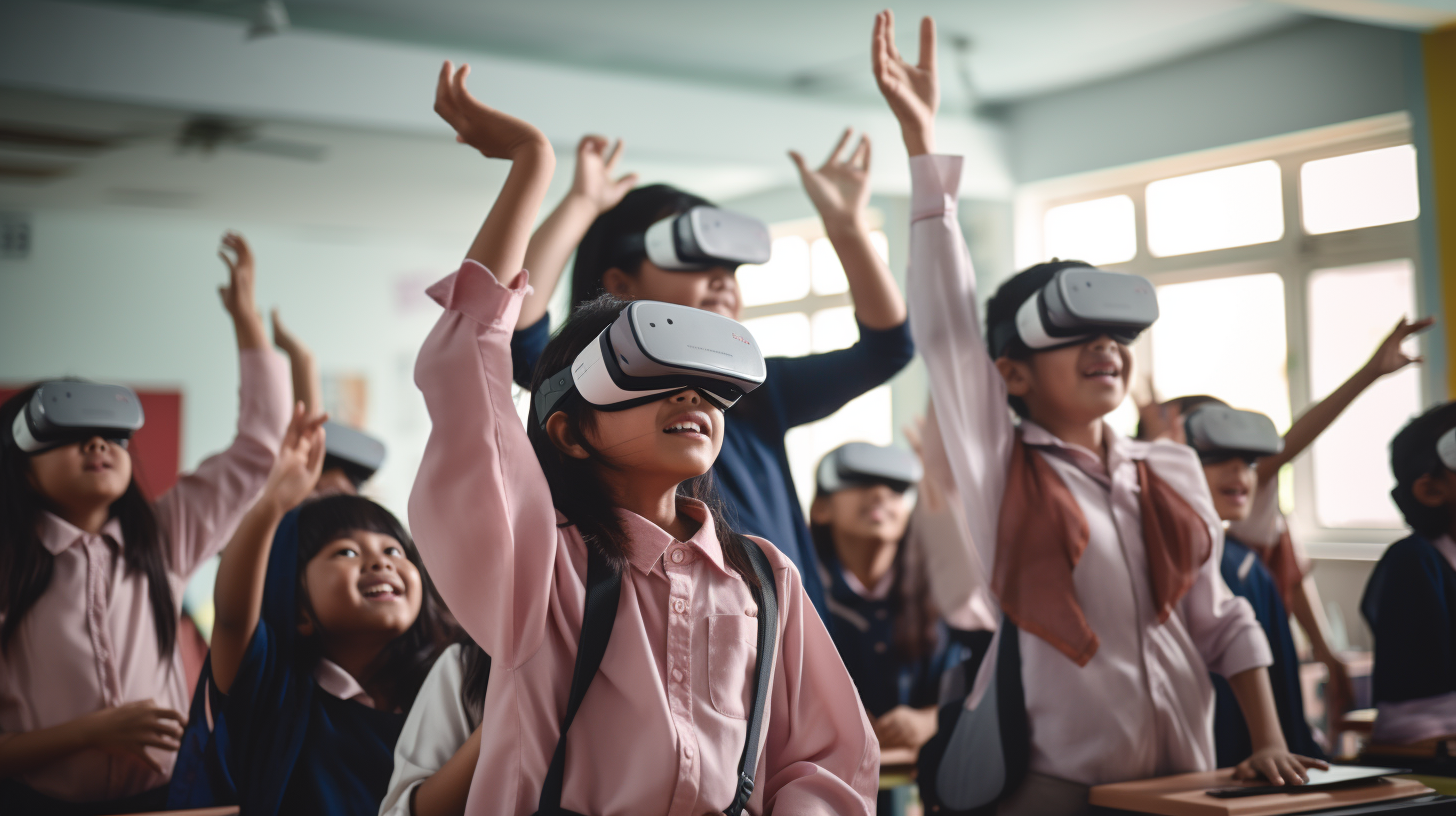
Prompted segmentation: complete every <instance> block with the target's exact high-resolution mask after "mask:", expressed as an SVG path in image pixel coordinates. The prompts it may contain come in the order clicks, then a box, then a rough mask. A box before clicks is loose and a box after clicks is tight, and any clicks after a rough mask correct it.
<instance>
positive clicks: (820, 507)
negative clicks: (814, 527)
mask: <svg viewBox="0 0 1456 816" xmlns="http://www.w3.org/2000/svg"><path fill="white" fill-rule="evenodd" d="M831 520H832V514H831V513H830V512H829V499H828V498H826V497H824V496H816V497H814V503H813V504H811V505H809V522H810V523H811V524H828V523H829V522H830V521H831Z"/></svg>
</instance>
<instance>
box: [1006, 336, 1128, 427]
mask: <svg viewBox="0 0 1456 816" xmlns="http://www.w3.org/2000/svg"><path fill="white" fill-rule="evenodd" d="M1132 361H1133V358H1132V350H1131V349H1129V348H1128V347H1127V346H1125V345H1123V344H1121V343H1119V342H1117V341H1116V340H1113V339H1112V338H1111V337H1108V336H1107V335H1102V336H1100V337H1095V338H1093V339H1091V340H1088V341H1087V342H1085V343H1079V344H1077V345H1073V346H1065V347H1063V348H1059V349H1052V350H1050V351H1039V352H1036V353H1034V354H1032V355H1031V357H1030V359H1027V360H1012V359H1010V358H1007V357H1002V358H1001V359H999V360H997V361H996V367H997V368H998V369H999V370H1000V371H1001V376H1002V377H1003V378H1005V380H1006V390H1007V392H1008V393H1010V394H1011V395H1012V396H1015V397H1021V398H1022V399H1023V400H1025V402H1026V405H1027V408H1028V409H1029V410H1030V413H1031V418H1032V419H1033V420H1036V421H1037V422H1039V423H1040V424H1042V425H1049V426H1056V425H1062V424H1068V423H1088V422H1095V421H1097V420H1099V419H1101V418H1102V417H1104V416H1106V415H1108V414H1109V413H1111V412H1112V411H1113V410H1115V409H1116V408H1117V406H1119V405H1121V404H1122V401H1123V399H1124V398H1125V397H1126V396H1127V390H1128V383H1129V382H1131V380H1132Z"/></svg>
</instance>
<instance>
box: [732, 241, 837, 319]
mask: <svg viewBox="0 0 1456 816" xmlns="http://www.w3.org/2000/svg"><path fill="white" fill-rule="evenodd" d="M840 274H841V275H842V274H844V273H842V272H841V273H840ZM738 289H739V291H741V292H742V293H743V305H744V306H763V305H765V304H769V303H787V302H788V301H791V300H798V299H800V298H802V297H804V296H805V295H807V294H809V242H808V241H805V240H804V239H803V238H800V237H799V236H797V235H786V236H784V237H783V238H776V239H774V242H773V254H772V255H771V256H770V257H769V259H768V263H766V264H762V265H759V264H744V265H743V266H740V267H738Z"/></svg>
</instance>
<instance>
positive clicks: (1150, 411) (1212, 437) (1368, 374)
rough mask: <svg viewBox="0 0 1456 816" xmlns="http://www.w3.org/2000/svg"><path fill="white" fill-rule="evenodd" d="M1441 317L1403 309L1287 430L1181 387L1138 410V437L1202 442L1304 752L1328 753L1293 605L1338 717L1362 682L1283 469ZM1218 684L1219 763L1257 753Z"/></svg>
mask: <svg viewBox="0 0 1456 816" xmlns="http://www.w3.org/2000/svg"><path fill="white" fill-rule="evenodd" d="M1433 322H1434V321H1433V320H1432V319H1431V318H1426V319H1424V320H1418V321H1416V322H1414V323H1410V322H1407V321H1406V320H1404V319H1402V320H1401V321H1400V322H1399V323H1398V324H1396V326H1395V328H1394V329H1393V330H1392V331H1391V333H1390V334H1389V335H1388V336H1387V337H1386V338H1385V339H1384V340H1383V341H1382V342H1381V344H1380V347H1379V348H1377V349H1376V351H1375V353H1374V354H1373V355H1372V356H1371V358H1370V360H1369V361H1368V362H1366V364H1365V365H1364V366H1362V367H1361V368H1360V370H1358V371H1356V372H1355V374H1354V375H1352V376H1351V377H1350V378H1349V379H1348V380H1346V381H1345V382H1344V383H1343V384H1342V385H1341V386H1340V387H1339V388H1336V389H1335V390H1334V391H1332V392H1331V393H1330V394H1329V396H1327V397H1325V398H1324V399H1322V400H1320V401H1319V402H1317V403H1315V404H1314V405H1313V406H1311V407H1310V408H1309V410H1307V411H1305V412H1304V414H1303V415H1301V416H1300V417H1299V419H1297V420H1295V422H1294V424H1292V425H1291V426H1290V428H1289V431H1288V433H1286V434H1284V436H1283V438H1282V439H1281V438H1280V437H1279V435H1278V432H1277V431H1276V430H1275V429H1274V423H1273V422H1272V421H1270V420H1269V418H1268V417H1265V416H1264V415H1263V414H1257V413H1254V412H1252V411H1239V410H1235V409H1233V408H1230V407H1229V406H1228V405H1227V404H1225V403H1224V402H1222V401H1221V400H1219V399H1217V398H1215V397H1209V396H1189V397H1178V398H1176V399H1172V400H1168V401H1166V402H1164V403H1162V404H1161V405H1154V404H1149V405H1146V406H1143V407H1142V409H1141V411H1140V413H1141V415H1142V421H1141V422H1140V423H1139V425H1138V438H1139V439H1148V440H1151V439H1170V440H1172V441H1174V442H1178V443H1183V444H1187V445H1190V446H1192V447H1193V449H1194V450H1195V451H1197V452H1198V458H1199V461H1200V463H1201V464H1202V466H1203V473H1204V476H1205V477H1206V478H1207V480H1208V487H1209V491H1210V492H1211V494H1212V496H1213V505H1214V509H1215V510H1217V511H1218V516H1219V518H1220V519H1222V520H1223V521H1225V522H1227V524H1228V526H1227V529H1226V531H1225V534H1224V550H1223V561H1222V563H1221V565H1220V570H1221V572H1222V574H1223V578H1224V582H1225V583H1227V584H1228V586H1229V588H1230V589H1231V590H1233V592H1234V594H1235V595H1238V596H1240V597H1243V598H1246V599H1248V601H1249V603H1250V604H1251V605H1252V606H1253V608H1254V613H1255V615H1256V616H1257V617H1258V619H1259V624H1260V625H1261V626H1262V627H1263V628H1264V633H1265V635H1267V636H1268V638H1269V645H1270V646H1271V648H1272V649H1273V657H1274V662H1273V664H1272V665H1271V666H1270V667H1269V679H1270V682H1271V685H1272V687H1273V690H1274V698H1275V703H1276V704H1277V708H1278V711H1279V720H1280V723H1281V724H1282V729H1283V731H1284V738H1285V740H1286V741H1287V742H1288V743H1289V746H1290V747H1291V749H1293V750H1295V751H1297V752H1299V753H1303V754H1308V755H1310V756H1323V751H1322V750H1321V748H1320V747H1319V745H1318V743H1316V742H1315V739H1314V735H1313V733H1312V732H1311V730H1310V727H1309V723H1308V722H1307V721H1306V720H1305V718H1304V693H1303V690H1302V688H1301V685H1300V679H1299V654H1298V652H1297V651H1296V650H1295V647H1294V639H1293V635H1292V634H1291V632H1290V627H1289V616H1290V612H1292V613H1293V615H1294V618H1295V619H1296V620H1298V621H1299V625H1300V627H1301V628H1302V629H1303V630H1304V632H1305V633H1306V635H1307V636H1308V637H1309V641H1310V644H1311V646H1312V647H1313V650H1314V655H1315V659H1316V660H1319V661H1320V662H1321V663H1323V664H1325V666H1326V668H1327V669H1328V670H1329V681H1328V685H1327V686H1326V692H1325V694H1326V699H1325V704H1326V710H1327V712H1328V716H1329V720H1330V722H1331V723H1333V722H1334V721H1335V720H1337V719H1338V718H1339V717H1340V716H1342V715H1343V714H1344V712H1345V711H1346V710H1348V709H1349V708H1350V706H1351V705H1352V704H1353V700H1354V690H1353V686H1352V685H1351V682H1350V674H1349V669H1348V668H1347V667H1346V666H1345V662H1344V661H1343V660H1341V659H1340V657H1339V655H1337V654H1336V653H1335V652H1334V650H1333V649H1332V648H1331V647H1330V645H1329V641H1328V632H1329V624H1328V621H1327V620H1326V619H1325V614H1324V607H1323V605H1322V604H1321V603H1320V598H1319V590H1318V589H1317V588H1316V586H1315V583H1314V579H1312V578H1310V577H1309V574H1308V573H1309V568H1310V563H1309V560H1308V559H1307V558H1306V557H1305V556H1304V553H1303V551H1302V549H1301V548H1300V547H1299V546H1298V545H1297V544H1296V542H1295V541H1294V540H1293V538H1292V537H1291V536H1290V535H1289V527H1288V524H1287V523H1286V522H1285V519H1284V517H1283V515H1282V514H1281V513H1280V512H1279V496H1278V493H1279V470H1280V468H1282V467H1283V466H1284V465H1286V464H1288V463H1290V462H1292V461H1294V459H1295V458H1297V457H1298V456H1299V454H1301V453H1303V452H1304V451H1305V449H1307V448H1308V447H1309V446H1310V445H1312V444H1314V441H1315V440H1316V439H1318V438H1319V435H1320V434H1322V433H1324V431H1325V429H1327V428H1328V427H1329V426H1330V424H1331V423H1333V422H1334V421H1335V419H1336V418H1338V417H1339V415H1340V414H1341V413H1343V412H1344V410H1345V409H1346V408H1348V407H1349V406H1350V404H1351V403H1352V402H1354V401H1355V398H1356V397H1358V396H1359V395H1360V394H1361V393H1362V392H1364V391H1365V389H1367V388H1369V387H1370V386H1371V385H1373V384H1374V383H1375V382H1376V381H1377V380H1379V379H1380V378H1381V377H1384V376H1387V375H1389V374H1393V373H1395V372H1397V371H1400V370H1401V369H1403V368H1405V367H1406V366H1407V365H1410V364H1411V363H1415V362H1419V361H1420V358H1417V357H1409V356H1407V355H1406V354H1405V353H1404V352H1403V351H1402V350H1401V343H1403V342H1404V341H1405V340H1406V338H1408V337H1410V336H1412V335H1414V334H1416V333H1417V332H1420V331H1423V330H1425V329H1426V328H1428V327H1430V326H1431V324H1432V323H1433ZM1214 687H1215V690H1216V693H1217V703H1216V705H1215V714H1214V742H1215V747H1216V750H1217V756H1218V763H1219V765H1220V766H1225V765H1233V764H1235V763H1237V762H1238V761H1239V760H1240V759H1242V758H1243V757H1244V756H1247V755H1248V753H1249V750H1250V740H1249V732H1248V729H1247V727H1246V726H1245V723H1244V719H1243V716H1242V714H1241V713H1240V712H1239V709H1238V704H1237V701H1236V700H1235V699H1234V696H1233V691H1232V690H1231V689H1230V688H1229V686H1228V683H1227V682H1226V681H1224V680H1223V679H1222V678H1220V677H1215V678H1214Z"/></svg>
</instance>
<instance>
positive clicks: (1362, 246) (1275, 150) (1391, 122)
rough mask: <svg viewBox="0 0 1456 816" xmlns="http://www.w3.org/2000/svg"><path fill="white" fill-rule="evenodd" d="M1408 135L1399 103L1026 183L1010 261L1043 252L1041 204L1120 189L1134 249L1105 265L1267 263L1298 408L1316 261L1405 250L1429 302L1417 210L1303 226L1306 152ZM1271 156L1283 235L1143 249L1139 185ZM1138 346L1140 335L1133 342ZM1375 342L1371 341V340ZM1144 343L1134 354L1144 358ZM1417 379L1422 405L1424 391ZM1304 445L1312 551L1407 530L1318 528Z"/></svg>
mask: <svg viewBox="0 0 1456 816" xmlns="http://www.w3.org/2000/svg"><path fill="white" fill-rule="evenodd" d="M1410 143H1412V134H1411V124H1410V117H1409V115H1408V114H1406V113H1404V112H1400V113H1393V114H1386V115H1383V116H1375V117H1370V118H1368V119H1361V120H1357V121H1354V122H1348V123H1344V124H1340V125H1334V126H1330V127H1324V128H1317V129H1314V130H1309V131H1302V132H1300V133H1294V134H1289V135H1286V136H1279V137H1274V138H1272V139H1264V140H1259V141H1256V142H1247V143H1243V144H1238V145H1232V146H1229V147H1225V148H1218V149H1214V150H1206V151H1200V152H1197V153H1190V154H1186V155H1182V156H1176V157H1172V158H1167V159H1160V160H1155V161H1150V162H1143V163H1139V164H1136V165H1128V166H1125V167H1119V168H1113V169H1110V170H1103V171H1097V172H1094V173H1086V174H1081V175H1078V176H1070V177H1066V178H1060V179H1051V180H1047V181H1044V182H1036V183H1033V184H1028V185H1025V186H1024V187H1022V188H1021V189H1019V190H1018V191H1017V195H1016V201H1015V230H1016V267H1017V268H1018V269H1021V268H1025V267H1027V266H1030V265H1031V264H1034V263H1037V262H1040V261H1042V260H1045V257H1044V255H1043V250H1042V247H1043V246H1044V245H1045V235H1044V234H1043V229H1044V218H1045V214H1046V211H1047V210H1049V209H1051V208H1053V207H1058V206H1062V205H1065V204H1074V203H1077V202H1080V201H1086V200H1090V199H1096V198H1103V197H1106V196H1112V195H1126V196H1128V197H1129V198H1131V199H1132V201H1133V211H1134V214H1135V219H1134V223H1135V228H1136V230H1137V236H1136V240H1137V253H1136V255H1134V257H1133V259H1132V260H1130V261H1125V262H1122V263H1117V264H1109V265H1108V267H1109V268H1111V269H1116V270H1119V271H1123V272H1130V273H1134V274H1138V275H1142V276H1144V277H1146V278H1148V279H1149V280H1150V281H1152V282H1153V283H1154V285H1158V286H1161V285H1166V284H1172V283H1188V282H1194V281H1202V280H1212V279H1216V278H1225V277H1234V276H1242V275H1249V274H1258V273H1268V272H1272V273H1275V274H1277V275H1279V276H1280V278H1281V280H1283V282H1284V308H1285V333H1286V338H1285V339H1286V344H1287V348H1288V360H1287V370H1288V382H1289V406H1290V412H1291V415H1292V416H1294V417H1296V418H1297V417H1299V416H1300V415H1301V414H1302V413H1304V412H1305V411H1306V410H1308V409H1309V407H1310V405H1311V403H1312V388H1311V383H1310V376H1311V372H1310V368H1309V365H1308V360H1309V350H1310V337H1309V322H1308V320H1307V319H1306V311H1307V298H1308V291H1309V289H1308V287H1309V279H1310V275H1311V274H1312V273H1313V272H1314V271H1315V270H1318V269H1328V268H1335V267H1345V266H1354V265H1357V264H1365V263H1376V262H1380V261H1391V260H1397V259H1405V258H1408V259H1410V261H1411V262H1412V263H1413V264H1414V265H1415V268H1416V270H1417V272H1416V275H1415V278H1414V284H1415V293H1414V294H1415V307H1416V309H1417V310H1418V313H1425V312H1427V311H1429V308H1428V307H1429V304H1430V294H1429V293H1428V292H1425V291H1423V281H1422V278H1421V275H1420V273H1419V270H1420V268H1421V263H1422V259H1421V252H1420V240H1419V236H1418V229H1419V227H1418V224H1419V223H1420V218H1419V216H1418V217H1417V218H1416V219H1414V220H1411V221H1404V222H1399V223H1395V224H1384V225H1381V226H1375V227H1363V228H1359V229H1353V230H1347V231H1342V232H1332V233H1325V234H1320V235H1313V234H1308V233H1306V232H1305V231H1304V218H1303V212H1302V208H1301V202H1300V177H1301V176H1300V169H1301V168H1302V166H1303V165H1304V164H1305V163H1306V162H1309V161H1313V160H1317V159H1325V158H1331V157H1334V156H1342V155H1345V154H1349V153H1358V152H1362V151H1365V150H1375V149H1379V148H1384V147H1393V146H1396V145H1401V144H1410ZM1264 160H1273V161H1275V162H1276V163H1277V164H1278V165H1279V171H1280V188H1281V194H1282V198H1283V202H1282V203H1283V210H1284V234H1283V236H1282V237H1281V238H1279V239H1278V240H1275V241H1270V242H1267V243H1262V244H1252V245H1248V246H1241V247H1229V248H1225V249H1215V250H1208V251H1205V252H1195V253H1188V254H1185V255H1174V256H1168V257H1158V256H1155V255H1153V254H1152V253H1151V252H1150V251H1149V248H1148V240H1147V201H1146V189H1147V185H1148V184H1149V183H1151V182H1153V181H1157V180H1160V179H1164V178H1170V177H1174V176H1181V175H1186V174H1190V173H1198V172H1203V171H1207V170H1217V169H1219V168H1223V167H1229V166H1234V165H1240V164H1248V163H1251V162H1256V161H1264ZM1139 345H1141V344H1139ZM1372 351H1373V349H1372ZM1146 354H1147V351H1146V350H1144V351H1143V353H1142V354H1141V355H1140V362H1141V360H1142V359H1146ZM1429 390H1430V388H1429V385H1428V383H1427V381H1426V379H1425V378H1421V381H1420V400H1421V403H1420V404H1421V405H1422V406H1424V405H1426V404H1427V403H1428V402H1429V400H1430V398H1431V395H1430V393H1429ZM1309 453H1310V452H1309V451H1306V452H1305V453H1304V454H1301V455H1300V457H1299V458H1298V459H1296V460H1295V461H1294V463H1293V476H1294V478H1293V481H1294V484H1293V491H1294V504H1295V507H1294V512H1293V513H1292V514H1291V515H1290V517H1289V524H1290V530H1291V533H1292V535H1294V536H1295V537H1297V538H1298V539H1299V540H1300V542H1301V543H1302V544H1303V545H1304V546H1305V549H1306V550H1307V551H1308V553H1309V555H1310V556H1311V557H1314V558H1336V559H1354V560H1375V559H1378V558H1379V557H1380V555H1381V554H1383V553H1384V551H1385V548H1386V547H1387V546H1389V544H1390V542H1392V541H1395V540H1397V539H1399V538H1401V537H1404V535H1405V534H1406V533H1405V531H1404V529H1403V528H1389V529H1387V528H1349V527H1325V526H1323V525H1321V524H1320V523H1319V520H1318V518H1317V517H1316V514H1315V506H1314V502H1315V494H1314V462H1313V457H1312V456H1310V455H1309Z"/></svg>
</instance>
